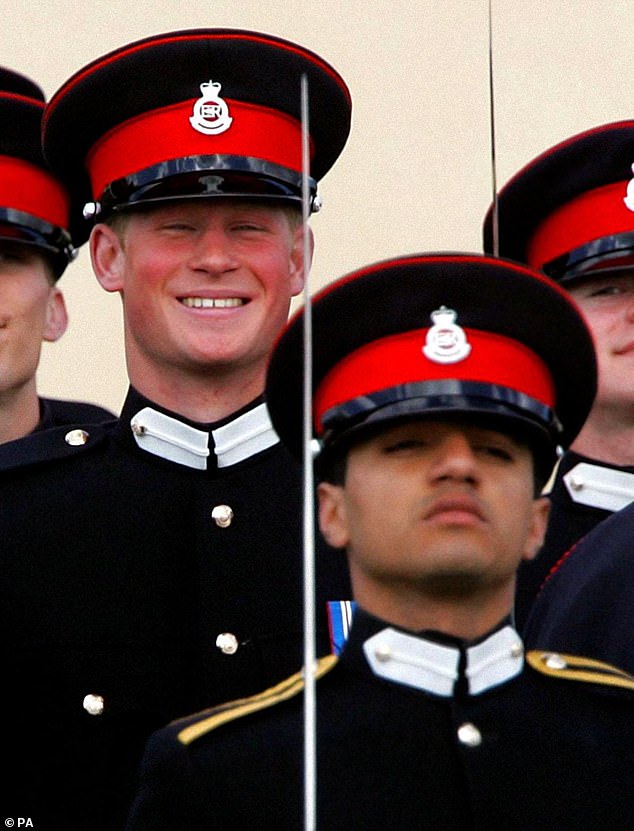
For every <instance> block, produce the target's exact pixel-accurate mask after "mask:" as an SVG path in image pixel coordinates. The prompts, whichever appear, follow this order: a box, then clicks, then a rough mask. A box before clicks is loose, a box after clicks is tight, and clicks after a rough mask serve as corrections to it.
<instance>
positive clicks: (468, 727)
mask: <svg viewBox="0 0 634 831" xmlns="http://www.w3.org/2000/svg"><path fill="white" fill-rule="evenodd" d="M458 741H459V742H460V744H463V745H464V746H465V747H479V746H480V745H481V744H482V733H481V732H480V731H479V730H478V728H477V727H476V726H475V724H472V723H471V722H470V721H467V722H465V723H464V724H461V725H460V727H459V728H458Z"/></svg>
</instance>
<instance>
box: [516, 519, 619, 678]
mask: <svg viewBox="0 0 634 831" xmlns="http://www.w3.org/2000/svg"><path fill="white" fill-rule="evenodd" d="M633 535H634V505H632V504H630V505H628V506H627V507H625V508H623V509H622V510H621V511H616V512H615V513H613V514H612V515H611V516H609V517H608V518H607V519H605V520H604V521H603V522H601V523H600V524H599V525H597V526H596V527H595V528H593V529H592V531H590V532H589V533H588V534H587V535H586V536H585V537H584V538H583V539H582V540H580V541H579V542H578V543H577V545H576V546H575V547H574V548H573V549H572V550H571V551H570V552H568V554H567V555H566V556H565V557H563V558H562V560H561V561H560V563H559V564H558V566H557V568H556V569H553V572H552V573H551V574H550V575H549V577H548V580H547V581H546V582H545V584H544V586H543V587H542V590H541V591H540V593H539V594H538V595H537V597H536V598H535V602H534V603H533V605H532V607H531V610H530V614H529V616H528V620H527V622H526V626H525V639H526V642H527V644H529V645H530V646H531V647H535V648H540V649H554V650H557V649H559V650H562V651H571V652H576V653H582V654H584V655H587V656H589V657H590V658H593V659H596V660H599V661H606V662H610V663H614V664H616V665H617V666H619V667H621V668H622V669H623V670H625V671H627V672H630V673H632V672H634V649H633V648H632V632H634V614H633V606H632V596H633V592H634V584H633V583H634V581H633V576H634V568H633V563H632V538H633Z"/></svg>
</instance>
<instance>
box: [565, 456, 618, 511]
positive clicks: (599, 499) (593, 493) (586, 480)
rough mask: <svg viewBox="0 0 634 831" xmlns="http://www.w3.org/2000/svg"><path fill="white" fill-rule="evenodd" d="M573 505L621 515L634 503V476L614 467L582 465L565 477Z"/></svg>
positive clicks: (583, 463)
mask: <svg viewBox="0 0 634 831" xmlns="http://www.w3.org/2000/svg"><path fill="white" fill-rule="evenodd" d="M563 480H564V483H565V485H566V489H567V491H568V494H569V496H570V498H571V499H572V501H573V502H577V503H578V504H580V505H589V506H590V507H592V508H602V509H603V510H604V511H620V510H621V508H624V507H625V506H626V505H629V504H630V502H632V500H634V473H631V472H629V471H627V470H616V469H615V468H613V467H604V466H603V465H593V464H590V463H589V462H579V464H577V465H575V466H574V467H573V468H571V470H569V471H568V472H567V473H566V474H565V476H564V477H563Z"/></svg>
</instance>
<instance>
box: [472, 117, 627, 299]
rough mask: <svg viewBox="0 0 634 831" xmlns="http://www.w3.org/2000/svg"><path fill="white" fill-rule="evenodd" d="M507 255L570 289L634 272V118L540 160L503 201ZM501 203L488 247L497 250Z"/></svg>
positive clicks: (502, 239) (505, 191) (487, 235)
mask: <svg viewBox="0 0 634 831" xmlns="http://www.w3.org/2000/svg"><path fill="white" fill-rule="evenodd" d="M497 201H498V208H497V212H498V241H499V252H498V253H499V254H500V255H501V256H502V257H507V258H510V259H514V260H519V261H520V262H524V263H527V264H528V265H530V266H533V267H535V268H540V269H542V270H543V271H544V273H546V274H548V275H549V276H551V277H552V278H553V279H555V280H557V281H559V282H561V283H562V284H569V283H571V282H573V281H577V280H579V279H582V278H584V277H587V276H588V274H589V273H590V272H591V273H592V274H593V275H594V274H596V272H597V271H613V270H615V269H622V268H633V267H634V121H619V122H614V123H612V124H605V125H602V126H600V127H595V128H594V129H592V130H587V131H586V132H583V133H579V134H578V135H575V136H572V137H571V138H568V139H566V140H565V141H563V142H561V143H560V144H557V145H555V146H554V147H552V148H551V149H549V150H547V151H546V152H544V153H542V154H541V155H539V156H537V158H535V159H533V161H531V162H529V164H527V165H526V167H524V168H523V169H522V170H520V171H519V173H517V174H516V175H515V176H514V177H513V178H512V179H511V180H510V181H509V182H508V184H506V185H505V186H504V187H503V188H502V190H501V191H500V194H499V196H498V200H497ZM493 210H494V209H493V206H491V207H490V208H489V211H488V213H487V215H486V218H485V221H484V250H485V251H486V252H488V253H493V244H494V243H493V236H494V229H493Z"/></svg>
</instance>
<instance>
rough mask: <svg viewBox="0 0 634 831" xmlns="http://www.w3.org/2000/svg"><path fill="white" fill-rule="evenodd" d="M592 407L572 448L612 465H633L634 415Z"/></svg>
mask: <svg viewBox="0 0 634 831" xmlns="http://www.w3.org/2000/svg"><path fill="white" fill-rule="evenodd" d="M627 415H628V413H626V412H625V411H624V410H622V411H621V413H620V414H617V415H616V416H615V414H614V413H613V412H610V413H603V412H602V411H597V412H595V411H593V412H592V414H591V416H590V418H589V419H588V420H587V421H586V423H585V424H584V426H583V429H582V430H581V432H580V433H579V435H578V436H577V438H576V439H575V441H574V443H573V444H572V445H571V450H574V451H575V452H576V453H580V454H582V455H583V456H588V457H589V458H591V459H596V461H599V462H606V463H607V464H612V465H622V466H624V465H634V418H627Z"/></svg>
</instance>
